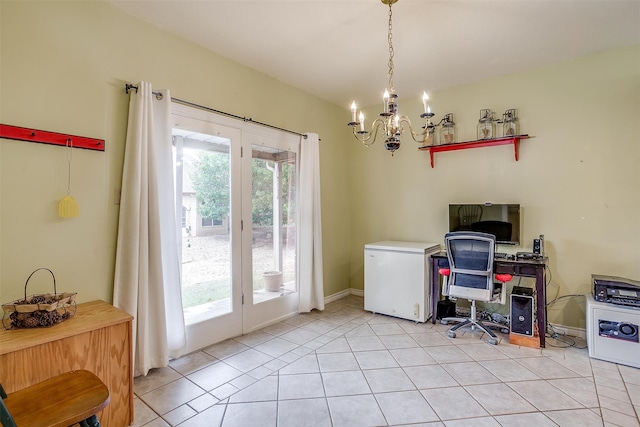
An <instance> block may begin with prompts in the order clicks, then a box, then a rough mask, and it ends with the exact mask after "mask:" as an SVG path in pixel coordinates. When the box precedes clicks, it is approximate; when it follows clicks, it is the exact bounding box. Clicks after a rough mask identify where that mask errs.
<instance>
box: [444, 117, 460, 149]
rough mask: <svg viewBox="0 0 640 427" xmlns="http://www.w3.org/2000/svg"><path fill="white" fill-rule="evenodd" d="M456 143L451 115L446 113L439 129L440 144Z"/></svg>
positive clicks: (454, 127) (454, 125)
mask: <svg viewBox="0 0 640 427" xmlns="http://www.w3.org/2000/svg"><path fill="white" fill-rule="evenodd" d="M455 142H458V141H457V138H456V124H455V123H454V121H453V113H447V114H445V115H444V117H443V118H442V127H441V128H440V144H453V143H455Z"/></svg>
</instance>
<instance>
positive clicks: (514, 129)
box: [502, 109, 520, 136]
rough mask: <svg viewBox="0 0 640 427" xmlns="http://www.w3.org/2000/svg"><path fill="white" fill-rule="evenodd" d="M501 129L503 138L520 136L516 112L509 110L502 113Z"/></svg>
mask: <svg viewBox="0 0 640 427" xmlns="http://www.w3.org/2000/svg"><path fill="white" fill-rule="evenodd" d="M502 121H503V124H502V129H503V131H504V132H503V135H504V136H514V135H520V129H519V125H518V110H516V109H510V110H507V111H505V112H504V114H503V115H502Z"/></svg>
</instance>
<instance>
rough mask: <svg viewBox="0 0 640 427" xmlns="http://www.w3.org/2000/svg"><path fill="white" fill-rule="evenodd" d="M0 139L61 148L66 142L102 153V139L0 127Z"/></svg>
mask: <svg viewBox="0 0 640 427" xmlns="http://www.w3.org/2000/svg"><path fill="white" fill-rule="evenodd" d="M0 138H5V139H16V140H19V141H29V142H39V143H42V144H53V145H62V146H63V147H66V146H67V141H69V142H70V143H71V145H72V146H73V148H86V149H88V150H98V151H104V139H95V138H87V137H85V136H77V135H67V134H64V133H56V132H48V131H45V130H38V129H29V128H22V127H19V126H11V125H0Z"/></svg>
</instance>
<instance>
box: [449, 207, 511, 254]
mask: <svg viewBox="0 0 640 427" xmlns="http://www.w3.org/2000/svg"><path fill="white" fill-rule="evenodd" d="M462 230H471V231H481V232H483V233H489V234H493V235H494V236H496V243H499V244H503V245H514V246H519V245H520V205H519V204H512V203H511V204H504V203H500V204H498V203H483V204H450V205H449V231H462Z"/></svg>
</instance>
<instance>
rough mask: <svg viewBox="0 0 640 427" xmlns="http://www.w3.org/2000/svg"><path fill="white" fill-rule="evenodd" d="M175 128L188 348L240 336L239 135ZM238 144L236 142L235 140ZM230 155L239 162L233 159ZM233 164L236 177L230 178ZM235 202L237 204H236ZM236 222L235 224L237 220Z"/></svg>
mask: <svg viewBox="0 0 640 427" xmlns="http://www.w3.org/2000/svg"><path fill="white" fill-rule="evenodd" d="M176 125H177V126H176V127H174V128H173V143H174V168H175V177H176V178H175V198H176V216H177V223H178V224H177V228H178V232H179V236H180V239H181V242H182V245H181V248H180V249H181V252H180V258H181V279H182V305H183V309H184V316H185V323H186V325H187V346H188V349H189V350H195V349H199V348H202V347H206V346H208V345H211V344H213V343H215V342H218V341H221V340H223V339H226V338H230V337H232V336H237V335H240V334H241V333H242V289H241V283H242V278H241V272H240V269H239V267H238V266H239V265H240V263H239V261H238V262H235V263H234V255H235V257H236V258H237V259H239V258H240V254H241V251H240V245H241V236H240V233H237V232H236V233H234V228H233V224H234V221H233V214H234V212H235V214H236V215H237V216H238V217H239V215H240V214H239V212H240V195H239V194H238V195H234V194H233V188H237V189H238V190H237V191H236V192H238V193H239V189H240V182H239V181H240V180H239V177H240V173H239V169H240V167H239V163H240V158H239V157H240V156H239V154H240V149H239V148H238V149H237V150H234V145H237V146H239V145H240V138H239V131H237V130H234V129H220V128H219V127H217V126H215V127H212V126H211V124H210V123H206V122H199V121H193V120H187V119H185V118H181V119H180V120H179V121H178V122H177V123H176ZM236 141H237V142H236ZM234 151H237V153H235V154H236V156H237V158H236V159H234ZM234 162H235V163H237V164H238V166H236V167H235V170H236V175H238V176H237V177H236V179H235V180H234V166H233V165H234ZM234 203H235V206H234ZM235 223H236V224H237V225H238V227H237V229H238V231H239V220H236V221H235Z"/></svg>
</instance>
